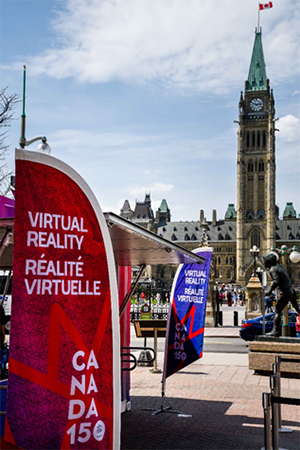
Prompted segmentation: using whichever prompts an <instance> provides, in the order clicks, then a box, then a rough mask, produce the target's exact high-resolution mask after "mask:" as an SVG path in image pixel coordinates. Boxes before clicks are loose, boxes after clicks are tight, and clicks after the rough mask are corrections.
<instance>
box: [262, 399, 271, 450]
mask: <svg viewBox="0 0 300 450" xmlns="http://www.w3.org/2000/svg"><path fill="white" fill-rule="evenodd" d="M262 404H263V408H264V441H265V447H264V450H272V440H271V394H270V393H269V392H264V393H263V395H262Z"/></svg>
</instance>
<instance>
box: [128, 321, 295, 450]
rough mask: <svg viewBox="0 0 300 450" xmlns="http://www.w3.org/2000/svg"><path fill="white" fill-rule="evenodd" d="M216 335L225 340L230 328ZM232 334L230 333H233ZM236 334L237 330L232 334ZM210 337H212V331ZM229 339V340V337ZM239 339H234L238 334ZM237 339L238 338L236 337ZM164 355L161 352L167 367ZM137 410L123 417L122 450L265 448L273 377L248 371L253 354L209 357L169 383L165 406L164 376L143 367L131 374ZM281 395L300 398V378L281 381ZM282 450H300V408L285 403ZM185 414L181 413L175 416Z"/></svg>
mask: <svg viewBox="0 0 300 450" xmlns="http://www.w3.org/2000/svg"><path fill="white" fill-rule="evenodd" d="M214 330H219V334H217V333H216V332H215V331H214V333H216V334H214V335H216V336H219V337H220V336H224V329H223V330H222V329H217V328H215V329H214ZM228 332H229V331H228ZM231 332H232V334H235V333H236V329H234V330H231ZM206 336H209V337H210V338H211V334H210V333H206ZM224 337H225V336H224ZM232 337H233V336H232ZM236 337H237V336H236ZM162 362H163V353H162V352H160V353H159V354H158V367H159V368H162ZM131 380H132V389H131V411H129V412H126V413H124V414H122V438H121V449H122V450H127V449H128V450H129V449H135V450H139V449H157V450H160V449H165V450H167V449H168V450H176V449H185V450H198V449H203V450H227V449H236V450H248V449H249V450H250V449H251V450H252V449H253V450H254V449H257V450H258V449H261V448H263V447H264V425H263V408H262V393H263V392H270V388H269V377H268V376H262V375H256V374H254V372H253V371H252V370H249V369H248V355H247V354H237V353H236V354H232V353H230V354H222V353H221V354H220V353H208V354H204V357H203V358H202V359H200V360H198V361H197V362H195V363H193V364H191V365H190V366H188V367H187V368H185V369H183V370H182V371H180V372H178V373H177V374H175V375H173V376H171V377H170V378H168V379H167V383H166V397H165V399H164V405H165V406H171V407H172V411H174V413H168V412H163V413H160V414H158V415H155V416H153V415H152V411H147V410H146V408H153V409H160V408H161V403H162V402H161V374H154V373H152V372H150V370H149V367H138V368H136V369H135V370H134V371H133V372H132V374H131ZM281 395H282V396H284V397H292V398H300V380H299V379H295V378H281ZM281 408H282V409H281V411H282V426H284V427H288V428H290V429H292V430H293V432H292V433H280V434H279V446H280V448H281V449H288V450H299V449H300V406H294V405H282V406H281ZM175 411H180V412H181V414H178V413H175Z"/></svg>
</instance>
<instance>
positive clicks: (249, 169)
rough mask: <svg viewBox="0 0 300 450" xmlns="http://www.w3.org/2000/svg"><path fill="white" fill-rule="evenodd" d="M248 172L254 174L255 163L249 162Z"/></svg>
mask: <svg viewBox="0 0 300 450" xmlns="http://www.w3.org/2000/svg"><path fill="white" fill-rule="evenodd" d="M248 172H253V161H251V160H250V161H249V162H248Z"/></svg>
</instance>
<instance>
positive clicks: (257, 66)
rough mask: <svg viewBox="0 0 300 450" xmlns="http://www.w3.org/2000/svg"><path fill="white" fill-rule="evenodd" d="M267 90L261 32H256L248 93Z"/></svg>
mask: <svg viewBox="0 0 300 450" xmlns="http://www.w3.org/2000/svg"><path fill="white" fill-rule="evenodd" d="M265 90H267V73H266V64H265V59H264V52H263V46H262V38H261V31H257V30H255V40H254V45H253V51H252V58H251V63H250V68H249V74H248V83H247V91H265Z"/></svg>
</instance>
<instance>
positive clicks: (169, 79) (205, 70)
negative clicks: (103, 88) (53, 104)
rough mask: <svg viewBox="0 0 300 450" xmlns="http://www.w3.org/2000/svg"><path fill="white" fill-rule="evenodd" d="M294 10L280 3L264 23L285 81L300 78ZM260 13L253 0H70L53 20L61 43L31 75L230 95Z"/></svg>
mask: <svg viewBox="0 0 300 450" xmlns="http://www.w3.org/2000/svg"><path fill="white" fill-rule="evenodd" d="M287 3H289V6H290V7H289V8H288V7H287V5H286V4H287ZM293 4H294V5H295V7H294V8H293V6H292V5H293ZM59 7H61V2H59ZM296 8H297V5H296V1H294V0H290V1H288V2H287V1H282V0H278V1H277V3H276V8H275V7H274V9H272V10H270V11H267V12H264V17H263V19H261V20H263V21H264V23H265V24H266V28H268V34H267V36H266V39H265V40H264V47H265V53H267V54H268V58H267V61H268V67H270V71H273V69H274V70H276V75H277V74H280V78H283V79H284V78H288V77H290V76H291V75H292V74H295V73H297V52H298V42H299V23H298V21H297V14H296V11H297V9H296ZM256 14H257V3H256V2H249V1H248V2H236V3H235V4H234V5H233V4H232V1H229V0H214V1H213V2H212V1H211V0H201V1H199V0H163V1H162V0H126V1H124V0H114V1H112V0H102V1H99V0H68V1H66V2H65V5H64V10H60V11H58V13H57V16H56V18H55V19H54V20H53V29H54V31H55V33H56V39H57V42H56V43H54V44H53V45H52V47H51V48H48V49H46V50H45V51H44V52H43V53H42V54H40V55H37V56H35V57H31V58H30V60H31V73H35V74H47V75H49V76H52V77H55V78H59V79H62V78H68V77H74V78H76V79H78V80H79V81H80V82H91V83H95V82H102V83H103V82H108V81H112V80H122V81H125V82H128V81H129V82H136V83H151V84H153V85H154V86H155V85H160V86H164V87H168V86H170V87H174V86H176V87H177V88H184V89H186V88H189V89H190V88H191V89H196V90H199V91H207V90H210V91H211V92H213V93H217V94H218V93H224V92H226V91H228V90H229V89H231V88H232V87H236V86H237V85H240V82H241V80H243V79H245V78H246V76H245V75H246V74H245V66H246V67H247V66H248V64H249V60H250V54H251V47H252V43H251V41H250V40H249V35H250V33H251V24H253V28H254V24H255V21H256ZM251 17H252V18H253V20H252V21H251V20H249V18H251ZM277 20H279V23H278V24H277V23H276V21H277ZM253 28H252V29H253ZM18 68H19V63H18ZM268 75H269V76H270V74H268ZM273 78H274V77H273ZM277 78H278V76H277Z"/></svg>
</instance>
